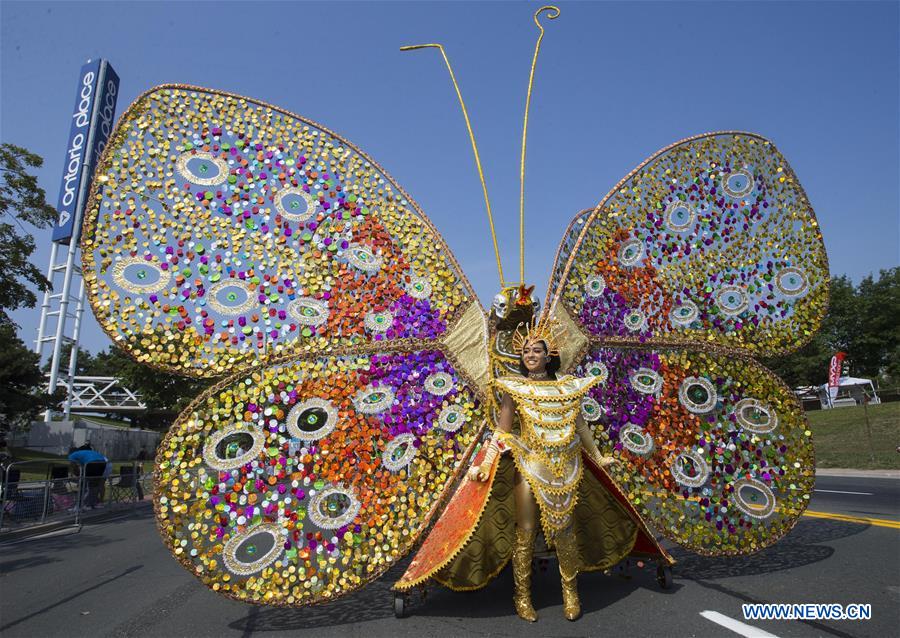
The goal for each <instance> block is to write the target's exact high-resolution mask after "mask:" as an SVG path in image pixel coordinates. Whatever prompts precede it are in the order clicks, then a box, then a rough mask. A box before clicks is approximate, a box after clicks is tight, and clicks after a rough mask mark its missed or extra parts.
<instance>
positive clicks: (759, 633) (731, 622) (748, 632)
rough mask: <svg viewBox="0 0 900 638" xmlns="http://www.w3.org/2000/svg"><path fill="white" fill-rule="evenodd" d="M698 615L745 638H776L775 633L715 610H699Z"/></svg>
mask: <svg viewBox="0 0 900 638" xmlns="http://www.w3.org/2000/svg"><path fill="white" fill-rule="evenodd" d="M700 615H701V616H703V617H704V618H706V619H707V620H711V621H713V622H714V623H716V624H717V625H722V626H723V627H725V628H726V629H730V630H731V631H733V632H734V633H736V634H740V635H741V636H746V638H778V636H776V635H775V634H770V633H769V632H768V631H765V630H764V629H760V628H759V627H754V626H753V625H748V624H747V623H744V622H741V621H739V620H735V619H734V618H729V617H728V616H726V615H725V614H720V613H719V612H717V611H701V612H700Z"/></svg>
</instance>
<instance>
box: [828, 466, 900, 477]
mask: <svg viewBox="0 0 900 638" xmlns="http://www.w3.org/2000/svg"><path fill="white" fill-rule="evenodd" d="M816 476H846V477H848V478H886V479H900V470H854V469H845V468H838V467H822V468H816Z"/></svg>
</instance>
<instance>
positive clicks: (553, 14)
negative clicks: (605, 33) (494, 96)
mask: <svg viewBox="0 0 900 638" xmlns="http://www.w3.org/2000/svg"><path fill="white" fill-rule="evenodd" d="M545 11H547V12H548V13H547V19H548V20H556V19H557V18H558V17H559V7H554V6H553V5H546V6H543V7H541V8H540V9H538V10H537V11H535V12H534V23H535V24H536V25H537V28H538V29H540V31H541V33H540V35H538V39H537V42H536V43H535V45H534V58H533V59H532V60H531V75H530V76H528V93H527V94H526V96H525V122H524V123H523V124H522V161H521V163H520V166H519V283H521V284H523V285H524V284H525V140H526V138H527V137H528V109H529V107H530V106H531V87H532V85H533V84H534V68H535V67H536V66H537V59H538V53H539V52H540V50H541V40H543V39H544V27H542V26H541V23H540V22H539V21H538V18H539V17H540V15H541V14H542V13H543V12H545Z"/></svg>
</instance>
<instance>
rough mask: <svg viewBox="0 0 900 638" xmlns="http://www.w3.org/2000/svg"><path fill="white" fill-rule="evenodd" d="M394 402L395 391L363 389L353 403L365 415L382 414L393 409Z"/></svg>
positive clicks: (388, 389)
mask: <svg viewBox="0 0 900 638" xmlns="http://www.w3.org/2000/svg"><path fill="white" fill-rule="evenodd" d="M393 402H394V391H393V390H391V389H390V388H388V387H385V386H381V387H374V386H370V387H368V388H363V389H362V390H360V391H359V393H357V395H356V398H355V399H353V403H354V405H355V406H356V409H357V410H358V411H360V412H362V413H363V414H380V413H382V412H385V411H386V410H387V409H388V408H390V407H391V404H392V403H393Z"/></svg>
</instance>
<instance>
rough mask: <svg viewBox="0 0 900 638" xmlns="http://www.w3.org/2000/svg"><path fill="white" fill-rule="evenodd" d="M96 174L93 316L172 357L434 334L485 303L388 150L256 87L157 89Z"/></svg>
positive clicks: (90, 265) (179, 365)
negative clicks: (377, 156)
mask: <svg viewBox="0 0 900 638" xmlns="http://www.w3.org/2000/svg"><path fill="white" fill-rule="evenodd" d="M94 184H95V185H96V188H95V190H94V192H93V194H92V198H91V200H90V202H89V205H88V207H87V213H86V215H85V221H84V228H83V233H82V249H83V251H82V254H83V271H84V279H85V283H86V286H87V290H88V293H89V299H90V302H91V306H92V308H93V310H94V314H95V315H96V317H97V319H98V321H99V323H100V325H101V326H102V327H103V329H104V330H105V331H106V332H107V334H109V336H110V337H111V338H112V339H113V341H114V342H115V343H116V344H117V345H119V346H120V347H122V348H124V349H125V351H126V352H128V353H130V354H131V355H132V356H134V357H135V358H136V359H138V360H139V361H141V362H145V363H148V364H151V365H154V366H157V367H160V368H163V369H165V370H168V371H171V372H177V373H180V374H184V375H189V376H195V377H202V376H216V375H223V374H226V373H229V372H234V371H237V370H239V369H241V368H245V367H247V366H248V365H251V364H252V363H254V362H256V361H257V360H258V359H260V358H261V357H271V356H288V355H292V354H301V353H304V352H320V351H323V350H333V349H337V348H347V347H356V346H359V345H362V344H370V343H373V342H379V341H383V340H394V339H415V340H423V339H425V340H427V339H435V338H437V337H440V336H441V335H443V334H445V333H446V332H447V331H448V328H449V327H450V326H451V325H452V324H453V323H454V321H455V320H457V319H458V318H459V317H461V316H462V315H463V314H465V313H466V311H467V310H472V309H474V308H477V310H478V312H482V311H481V307H480V304H479V303H478V300H477V297H476V295H475V293H474V291H473V289H472V287H471V285H470V284H469V282H468V280H467V279H466V277H465V275H464V274H463V273H462V271H461V269H460V268H459V266H458V264H457V263H456V261H455V260H454V258H453V256H452V254H451V253H450V250H449V248H448V247H447V246H446V244H445V243H444V241H443V240H442V238H441V236H440V234H439V233H438V232H437V231H436V230H435V229H434V227H433V226H432V225H431V223H430V222H429V220H428V219H427V218H426V217H425V215H424V214H423V213H422V211H421V210H420V209H419V208H418V206H417V205H416V204H415V202H413V201H412V199H411V198H410V197H409V196H408V195H407V194H406V193H405V192H404V191H403V190H402V189H401V188H400V187H399V186H398V185H397V184H396V183H395V182H394V181H393V180H392V179H391V177H390V176H389V175H387V173H385V171H384V170H382V169H381V168H380V167H379V166H378V164H376V163H375V162H374V161H373V160H371V159H370V158H369V157H367V156H366V155H365V154H363V153H362V152H361V151H360V150H359V149H357V148H356V147H354V146H353V145H352V144H350V143H349V142H347V141H346V140H344V139H342V138H341V137H339V136H338V135H336V134H335V133H333V132H331V131H329V130H328V129H326V128H324V127H322V126H320V125H318V124H315V123H314V122H311V121H309V120H306V119H304V118H302V117H299V116H297V115H293V114H291V113H288V112H287V111H283V110H281V109H278V108H276V107H273V106H269V105H267V104H264V103H261V102H257V101H255V100H251V99H248V98H243V97H239V96H235V95H230V94H226V93H221V92H216V91H211V90H207V89H200V88H192V87H182V86H161V87H157V88H155V89H153V90H151V91H149V92H147V93H145V94H144V95H142V96H141V97H139V98H138V99H137V100H136V101H135V102H134V103H133V104H132V105H131V107H130V108H129V109H128V110H127V111H126V112H125V114H124V115H123V116H122V118H121V119H120V121H119V122H118V124H117V127H116V129H115V131H114V133H113V135H112V137H111V141H110V143H109V144H108V146H107V148H106V150H105V152H104V155H103V157H102V159H101V162H100V164H99V166H98V169H97V172H96V174H95V181H94Z"/></svg>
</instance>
